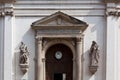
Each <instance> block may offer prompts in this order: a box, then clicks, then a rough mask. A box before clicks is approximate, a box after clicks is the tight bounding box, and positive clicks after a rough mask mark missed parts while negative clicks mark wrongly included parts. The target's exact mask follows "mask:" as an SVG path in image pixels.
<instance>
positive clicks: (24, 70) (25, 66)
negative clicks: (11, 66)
mask: <svg viewBox="0 0 120 80" xmlns="http://www.w3.org/2000/svg"><path fill="white" fill-rule="evenodd" d="M20 68H21V70H22V72H23V73H26V72H27V71H28V68H29V64H20Z"/></svg>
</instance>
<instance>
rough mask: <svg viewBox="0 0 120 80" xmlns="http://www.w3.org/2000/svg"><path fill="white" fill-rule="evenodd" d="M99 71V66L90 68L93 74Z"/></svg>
mask: <svg viewBox="0 0 120 80" xmlns="http://www.w3.org/2000/svg"><path fill="white" fill-rule="evenodd" d="M97 69H98V66H89V70H90V72H91V73H92V74H94V73H95V72H96V71H97Z"/></svg>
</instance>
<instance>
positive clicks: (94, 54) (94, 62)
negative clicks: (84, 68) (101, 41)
mask: <svg viewBox="0 0 120 80" xmlns="http://www.w3.org/2000/svg"><path fill="white" fill-rule="evenodd" d="M89 57H90V67H89V68H90V72H91V73H92V74H94V73H95V72H96V71H97V68H98V62H99V49H98V45H97V43H96V42H95V41H92V45H91V48H90V53H89Z"/></svg>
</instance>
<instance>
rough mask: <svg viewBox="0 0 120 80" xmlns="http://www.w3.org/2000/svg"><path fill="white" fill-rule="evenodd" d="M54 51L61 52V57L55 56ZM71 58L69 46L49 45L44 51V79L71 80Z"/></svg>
mask: <svg viewBox="0 0 120 80" xmlns="http://www.w3.org/2000/svg"><path fill="white" fill-rule="evenodd" d="M56 52H61V53H62V57H61V56H59V55H58V58H56V56H55V55H56ZM60 57H61V58H60ZM72 58H73V55H72V51H71V50H70V48H69V47H67V46H65V45H63V44H56V45H53V46H51V47H50V48H49V49H48V50H47V53H46V80H72V79H73V62H72ZM57 76H58V77H57ZM60 76H61V77H60Z"/></svg>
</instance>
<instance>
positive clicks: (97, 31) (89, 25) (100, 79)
mask: <svg viewBox="0 0 120 80" xmlns="http://www.w3.org/2000/svg"><path fill="white" fill-rule="evenodd" d="M0 3H1V4H0V80H46V78H45V77H46V74H45V53H46V51H47V49H48V48H50V47H51V46H52V45H54V44H58V43H61V44H65V45H66V46H68V47H69V48H70V49H71V50H72V53H73V80H120V76H119V75H120V63H119V57H120V54H119V52H120V42H119V41H120V36H119V34H120V24H119V23H120V19H119V15H120V12H119V10H120V4H119V1H117V0H116V1H115V0H114V1H113V0H105V1H102V0H92V1H91V0H83V1H82V0H81V1H79V0H75V1H74V0H71V1H70V0H52V1H50V0H39V1H37V0H34V1H31V0H16V1H14V0H4V1H3V0H2V1H0ZM92 41H95V42H96V43H97V44H98V46H99V55H100V57H99V63H98V68H97V71H96V72H95V73H94V74H91V72H90V71H89V65H90V62H89V53H90V47H91V43H92ZM21 42H24V43H25V44H26V45H27V48H28V51H29V68H28V71H26V73H23V72H22V71H21V69H20V66H19V55H20V54H19V53H20V50H19V47H20V44H21Z"/></svg>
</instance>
